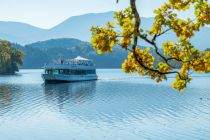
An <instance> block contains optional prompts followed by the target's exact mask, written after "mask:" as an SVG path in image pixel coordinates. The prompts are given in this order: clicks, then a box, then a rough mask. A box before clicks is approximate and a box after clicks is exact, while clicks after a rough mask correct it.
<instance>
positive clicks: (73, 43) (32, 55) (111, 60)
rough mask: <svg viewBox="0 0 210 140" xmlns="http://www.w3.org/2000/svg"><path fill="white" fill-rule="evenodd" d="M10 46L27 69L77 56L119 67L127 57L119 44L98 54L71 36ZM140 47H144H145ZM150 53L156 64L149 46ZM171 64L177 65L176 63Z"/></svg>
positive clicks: (88, 44) (97, 63)
mask: <svg viewBox="0 0 210 140" xmlns="http://www.w3.org/2000/svg"><path fill="white" fill-rule="evenodd" d="M12 46H13V47H15V48H17V49H19V50H22V51H23V52H24V53H25V57H24V63H23V67H22V68H27V69H29V68H30V69H37V68H41V67H43V65H44V64H45V63H51V62H57V61H58V59H59V58H63V59H65V60H66V59H72V58H75V57H77V56H82V57H85V58H88V59H92V60H93V61H94V63H95V64H96V67H97V68H121V65H122V63H123V61H124V60H125V59H126V58H127V52H126V51H125V50H124V49H122V48H121V47H120V46H115V47H114V49H113V52H112V53H107V54H101V55H98V54H97V53H96V51H95V50H94V49H93V47H92V46H91V44H90V43H88V42H84V41H80V40H78V39H72V38H60V39H50V40H46V41H39V42H36V43H32V44H27V45H25V46H22V45H19V44H15V43H13V44H12ZM141 48H142V49H145V47H141ZM160 52H161V51H160ZM150 53H152V54H153V55H154V57H155V58H157V59H156V62H155V64H157V61H160V60H161V59H160V58H159V57H158V56H157V54H156V53H155V50H154V49H152V48H151V50H150ZM161 53H162V52H161ZM173 65H174V66H177V67H178V66H179V64H177V63H173Z"/></svg>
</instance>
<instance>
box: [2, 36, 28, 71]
mask: <svg viewBox="0 0 210 140" xmlns="http://www.w3.org/2000/svg"><path fill="white" fill-rule="evenodd" d="M23 57H24V54H23V52H21V51H19V50H17V49H15V48H12V47H11V44H10V43H9V42H8V41H3V40H0V74H14V73H15V72H17V71H18V70H19V68H18V67H19V66H20V65H22V64H23Z"/></svg>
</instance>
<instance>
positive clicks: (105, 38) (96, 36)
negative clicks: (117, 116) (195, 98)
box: [91, 0, 210, 91]
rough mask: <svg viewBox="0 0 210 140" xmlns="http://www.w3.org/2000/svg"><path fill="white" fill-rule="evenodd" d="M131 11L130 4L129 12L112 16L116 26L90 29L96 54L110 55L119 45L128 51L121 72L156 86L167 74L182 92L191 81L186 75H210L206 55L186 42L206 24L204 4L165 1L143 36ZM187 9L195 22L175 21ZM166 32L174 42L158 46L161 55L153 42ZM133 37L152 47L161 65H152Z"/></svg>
mask: <svg viewBox="0 0 210 140" xmlns="http://www.w3.org/2000/svg"><path fill="white" fill-rule="evenodd" d="M131 2H134V0H131ZM132 9H133V4H131V8H126V9H125V10H122V11H119V12H115V14H114V18H115V19H116V24H114V23H108V24H107V25H106V26H105V27H93V28H92V29H91V31H92V45H93V47H94V48H96V49H97V50H98V53H106V52H111V51H112V48H113V46H114V45H116V44H120V45H121V47H122V48H123V49H125V50H127V51H129V53H128V57H127V59H126V60H125V61H124V63H123V64H122V68H123V71H124V72H126V73H138V74H139V75H141V76H149V77H150V78H151V79H153V80H155V81H157V82H160V81H162V80H167V75H168V74H176V77H175V81H174V82H173V84H172V86H173V88H175V89H177V90H179V91H183V89H184V88H185V87H186V86H187V84H188V83H189V82H190V81H191V78H190V74H189V72H190V71H194V72H199V73H207V72H210V51H208V50H206V51H200V50H198V49H196V46H195V47H194V46H193V45H192V44H191V42H190V40H191V38H192V37H193V36H194V35H195V32H198V31H199V30H200V28H201V27H202V26H205V25H209V24H210V6H209V2H208V0H168V2H165V3H164V4H163V5H162V6H161V7H160V8H158V9H156V10H155V11H154V14H155V17H154V23H153V26H152V28H151V29H150V30H149V31H147V32H143V30H144V29H142V27H141V25H140V27H138V28H137V27H136V26H135V25H138V22H139V21H137V19H138V18H136V14H135V12H134V11H136V10H135V8H134V10H133V11H132ZM191 9H194V14H195V18H193V19H191V18H185V19H180V18H179V13H180V12H185V11H188V10H191ZM133 12H134V13H133ZM134 15H135V16H134ZM137 15H138V13H137ZM116 27H117V29H116ZM119 29H120V30H119ZM116 31H118V32H116ZM134 31H135V32H134ZM168 31H172V32H173V33H174V34H175V35H176V37H177V39H178V40H177V41H176V42H172V41H167V42H162V50H163V53H164V54H161V53H160V52H158V50H159V48H158V46H157V43H156V40H157V38H158V37H159V36H161V35H163V34H165V33H166V32H168ZM137 37H139V38H141V39H142V40H141V41H146V42H147V43H149V44H150V45H151V46H153V47H154V49H155V51H156V54H157V55H158V56H160V57H161V58H162V59H161V62H160V61H158V63H157V64H155V62H157V61H156V60H155V58H154V56H153V55H152V54H151V53H150V51H149V48H147V49H140V48H138V45H137V43H135V42H138V41H136V38H137ZM132 43H133V44H132ZM118 46H119V45H118ZM131 46H132V47H131ZM160 48H161V46H160ZM156 59H157V58H156ZM171 62H176V63H177V64H179V65H180V66H181V68H180V70H177V69H176V68H177V67H175V66H174V65H171Z"/></svg>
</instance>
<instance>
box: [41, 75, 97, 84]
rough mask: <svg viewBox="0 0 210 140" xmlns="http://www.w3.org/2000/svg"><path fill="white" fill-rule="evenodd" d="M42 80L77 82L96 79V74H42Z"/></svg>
mask: <svg viewBox="0 0 210 140" xmlns="http://www.w3.org/2000/svg"><path fill="white" fill-rule="evenodd" d="M42 78H43V80H44V81H45V82H46V83H48V82H78V81H90V80H97V78H98V77H97V75H96V74H88V75H64V74H42Z"/></svg>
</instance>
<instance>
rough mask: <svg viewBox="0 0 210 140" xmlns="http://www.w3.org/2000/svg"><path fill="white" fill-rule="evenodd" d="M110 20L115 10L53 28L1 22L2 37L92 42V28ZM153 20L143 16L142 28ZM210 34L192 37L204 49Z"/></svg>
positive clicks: (72, 19) (206, 30) (21, 40)
mask: <svg viewBox="0 0 210 140" xmlns="http://www.w3.org/2000/svg"><path fill="white" fill-rule="evenodd" d="M108 21H114V19H113V12H106V13H98V14H85V15H81V16H74V17H70V18H69V19H67V20H65V21H64V22H62V23H60V24H58V25H57V26H55V27H53V28H51V29H40V28H37V27H34V26H31V25H28V24H24V23H17V22H0V38H1V39H6V40H9V41H11V42H17V43H19V44H22V45H25V44H29V43H33V42H37V41H44V40H49V39H52V38H76V39H79V40H83V41H88V42H90V38H91V33H90V28H91V27H92V26H96V25H99V26H102V25H104V24H105V23H106V22H108ZM153 21H154V20H153V18H144V17H143V18H142V25H141V26H142V28H144V29H150V28H151V26H152V23H153ZM209 35H210V28H208V27H204V28H202V29H201V31H200V32H198V33H196V35H195V37H194V38H193V39H192V43H193V45H195V46H196V47H197V48H199V49H202V50H204V49H206V48H208V47H209V46H210V40H209V39H208V38H209ZM170 40H172V41H174V40H176V36H175V35H174V34H173V33H171V32H169V33H167V34H165V35H163V36H162V37H160V38H159V41H158V45H159V46H161V44H162V42H165V41H170ZM140 43H141V45H142V46H149V45H148V44H146V43H144V42H142V41H140Z"/></svg>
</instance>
